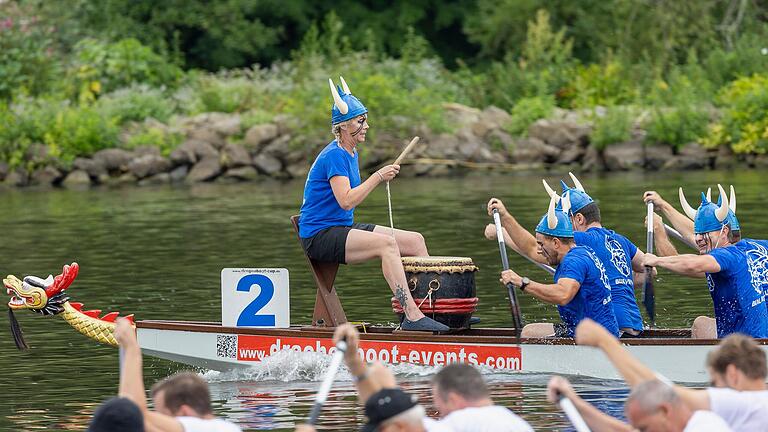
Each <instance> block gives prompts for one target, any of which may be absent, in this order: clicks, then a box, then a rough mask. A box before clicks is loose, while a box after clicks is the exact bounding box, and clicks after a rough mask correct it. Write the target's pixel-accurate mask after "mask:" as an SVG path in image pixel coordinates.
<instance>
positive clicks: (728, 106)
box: [703, 75, 768, 153]
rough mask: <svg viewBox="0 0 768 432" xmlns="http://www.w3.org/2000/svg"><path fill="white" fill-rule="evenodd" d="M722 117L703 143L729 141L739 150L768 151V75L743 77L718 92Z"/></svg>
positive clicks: (710, 129) (719, 143)
mask: <svg viewBox="0 0 768 432" xmlns="http://www.w3.org/2000/svg"><path fill="white" fill-rule="evenodd" d="M717 101H718V102H719V104H720V105H721V106H722V111H723V112H722V118H721V119H720V120H719V121H718V122H716V123H715V124H713V125H711V126H710V128H709V134H708V136H707V137H706V138H705V139H704V140H703V144H704V145H705V146H708V147H713V146H717V145H721V144H729V145H730V146H731V147H732V148H733V151H734V152H736V153H751V152H754V153H766V151H768V76H766V75H753V76H751V77H745V78H740V79H738V80H736V81H734V82H732V83H731V84H729V85H728V86H726V87H725V88H723V89H722V90H721V92H720V94H719V95H718V98H717Z"/></svg>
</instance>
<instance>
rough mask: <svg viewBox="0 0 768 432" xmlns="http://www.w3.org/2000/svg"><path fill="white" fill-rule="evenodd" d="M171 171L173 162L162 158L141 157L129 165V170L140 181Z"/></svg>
mask: <svg viewBox="0 0 768 432" xmlns="http://www.w3.org/2000/svg"><path fill="white" fill-rule="evenodd" d="M170 169H171V162H170V161H168V159H165V158H164V157H161V156H156V155H153V154H148V155H144V156H140V157H138V158H136V159H134V160H132V161H131V163H129V164H128V170H129V171H130V172H131V174H133V175H134V176H136V178H138V179H143V178H145V177H150V176H153V175H155V174H160V173H163V172H166V171H168V170H170Z"/></svg>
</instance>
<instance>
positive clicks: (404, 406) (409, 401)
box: [360, 388, 418, 432]
mask: <svg viewBox="0 0 768 432" xmlns="http://www.w3.org/2000/svg"><path fill="white" fill-rule="evenodd" d="M416 400H417V399H416V396H414V395H411V394H408V393H406V392H404V391H402V390H400V389H398V388H389V389H383V390H379V391H378V392H376V393H374V394H373V395H372V396H371V397H370V398H368V400H367V401H366V402H365V416H366V417H368V423H366V424H365V425H364V426H363V428H362V429H360V431H361V432H373V431H375V430H376V428H378V427H379V426H381V424H382V423H383V422H385V421H387V420H389V419H391V418H392V417H394V416H396V415H398V414H401V413H404V412H406V411H408V410H409V409H411V408H413V407H415V406H416V405H418V404H417V402H416Z"/></svg>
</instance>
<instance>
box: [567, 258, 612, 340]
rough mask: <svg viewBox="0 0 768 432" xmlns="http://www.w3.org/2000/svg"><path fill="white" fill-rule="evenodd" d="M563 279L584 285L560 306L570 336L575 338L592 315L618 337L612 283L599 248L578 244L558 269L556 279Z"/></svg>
mask: <svg viewBox="0 0 768 432" xmlns="http://www.w3.org/2000/svg"><path fill="white" fill-rule="evenodd" d="M560 278H569V279H573V280H575V281H576V282H578V283H579V285H580V287H579V291H578V292H577V293H576V295H575V296H574V297H573V299H572V300H571V301H570V302H569V303H568V304H566V305H564V306H558V307H557V309H558V311H559V312H560V319H562V320H563V323H565V325H566V326H567V327H568V336H570V337H573V334H574V330H576V325H578V324H579V322H580V321H581V320H583V319H584V318H590V319H592V320H594V321H595V322H597V323H599V324H601V325H602V326H603V327H605V328H606V329H607V330H608V331H609V332H611V333H613V334H614V335H615V336H616V337H618V336H619V325H618V324H617V323H616V315H615V314H614V312H613V305H612V304H611V286H610V285H609V284H608V277H607V276H606V272H605V267H604V266H603V263H602V262H601V261H600V259H599V258H598V257H597V255H596V254H595V251H593V250H592V249H591V248H589V247H587V246H576V247H574V248H572V249H571V250H570V251H568V253H567V254H565V256H564V257H563V260H562V261H560V265H558V266H557V270H555V282H557V281H558V280H560Z"/></svg>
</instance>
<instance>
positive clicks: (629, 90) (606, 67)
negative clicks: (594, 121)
mask: <svg viewBox="0 0 768 432" xmlns="http://www.w3.org/2000/svg"><path fill="white" fill-rule="evenodd" d="M570 86H571V87H572V88H573V92H574V95H573V98H574V99H573V103H572V105H573V107H579V108H588V107H594V106H597V105H602V106H614V105H622V104H628V103H631V102H633V101H635V100H636V99H637V98H638V96H639V94H640V90H639V88H638V86H637V83H635V82H633V81H632V79H631V78H630V76H629V73H628V71H627V69H626V68H625V67H624V66H623V65H622V64H621V63H619V62H618V61H613V60H612V61H608V62H606V63H604V64H602V65H599V64H591V65H589V66H580V67H578V68H577V70H576V77H575V79H574V80H573V82H572V83H571V85H570Z"/></svg>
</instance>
